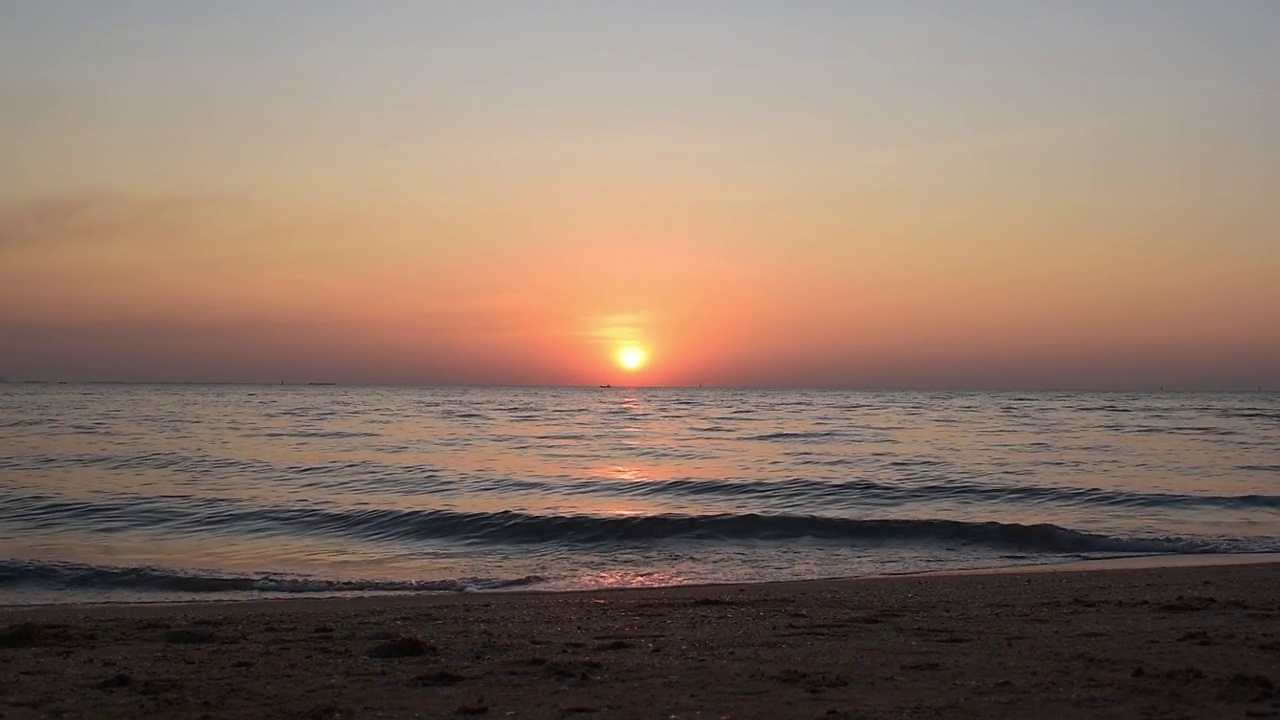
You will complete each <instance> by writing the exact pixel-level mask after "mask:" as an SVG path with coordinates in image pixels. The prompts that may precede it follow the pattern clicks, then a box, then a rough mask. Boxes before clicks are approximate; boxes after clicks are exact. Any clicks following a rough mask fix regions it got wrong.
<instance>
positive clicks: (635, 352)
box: [618, 345, 649, 370]
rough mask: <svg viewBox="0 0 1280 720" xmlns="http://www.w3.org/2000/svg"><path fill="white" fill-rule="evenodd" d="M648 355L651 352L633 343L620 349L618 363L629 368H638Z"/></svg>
mask: <svg viewBox="0 0 1280 720" xmlns="http://www.w3.org/2000/svg"><path fill="white" fill-rule="evenodd" d="M648 357H649V354H648V353H646V352H645V351H644V349H643V348H638V347H636V346H634V345H632V346H629V347H624V348H622V349H621V350H619V351H618V364H619V365H621V366H622V367H624V368H626V369H627V370H638V369H639V368H640V366H641V365H644V361H645V360H647V359H648Z"/></svg>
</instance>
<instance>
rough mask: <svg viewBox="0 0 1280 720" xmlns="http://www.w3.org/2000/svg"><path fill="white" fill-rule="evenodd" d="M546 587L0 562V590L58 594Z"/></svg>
mask: <svg viewBox="0 0 1280 720" xmlns="http://www.w3.org/2000/svg"><path fill="white" fill-rule="evenodd" d="M541 582H545V579H544V578H542V577H539V576H537V575H528V576H525V577H518V578H494V577H466V578H457V579H451V580H426V581H413V580H407V581H401V580H331V579H322V578H313V577H306V576H299V575H286V574H232V573H218V572H208V571H195V570H192V571H185V570H175V569H170V568H158V567H150V566H141V567H117V566H109V565H84V564H80V563H66V562H41V561H37V560H0V589H12V588H16V587H22V586H29V585H36V586H44V587H55V588H59V589H84V590H131V591H135V592H164V593H226V592H234V593H285V594H326V593H407V592H419V593H421V592H466V591H474V590H504V589H510V588H517V587H526V586H530V585H536V584H538V583H541Z"/></svg>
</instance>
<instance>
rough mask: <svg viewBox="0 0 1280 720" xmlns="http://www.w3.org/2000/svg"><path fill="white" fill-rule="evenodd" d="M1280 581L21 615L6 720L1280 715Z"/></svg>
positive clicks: (1277, 575)
mask: <svg viewBox="0 0 1280 720" xmlns="http://www.w3.org/2000/svg"><path fill="white" fill-rule="evenodd" d="M1277 588H1280V564H1276V563H1263V564H1238V565H1222V566H1207V567H1166V568H1146V569H1118V570H1117V569H1099V570H1091V571H1077V570H1069V571H1058V572H1016V573H998V574H971V575H951V576H913V577H898V578H881V579H864V580H835V581H816V582H798V583H780V584H763V585H746V586H708V587H682V588H670V589H655V590H621V591H602V592H585V593H567V594H536V593H528V594H462V595H447V596H414V597H406V596H400V597H382V598H362V599H341V600H290V601H249V602H238V603H206V604H176V605H132V606H122V605H104V606H75V607H68V606H51V607H35V608H7V609H3V610H0V628H2V629H0V717H4V718H12V719H15V720H20V719H25V718H46V717H47V718H55V717H69V718H76V717H83V718H134V717H166V718H170V717H171V718H241V717H245V718H257V717H264V718H266V717H280V718H307V719H309V720H322V719H323V720H337V719H338V718H344V719H345V718H382V717H424V718H431V717H458V716H477V717H493V718H564V717H575V718H681V719H692V718H715V719H719V718H790V717H797V718H904V717H906V718H914V717H923V718H933V717H940V718H1026V717H1033V716H1034V717H1037V718H1043V719H1048V718H1250V717H1280V688H1278V687H1277V684H1278V683H1280V593H1277V592H1276V589H1277Z"/></svg>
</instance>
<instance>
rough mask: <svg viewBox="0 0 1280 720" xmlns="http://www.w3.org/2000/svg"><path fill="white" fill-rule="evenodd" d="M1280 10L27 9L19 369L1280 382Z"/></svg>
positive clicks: (745, 381) (18, 170) (997, 5)
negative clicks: (641, 355) (629, 361)
mask: <svg viewBox="0 0 1280 720" xmlns="http://www.w3.org/2000/svg"><path fill="white" fill-rule="evenodd" d="M1277 28H1280V3H1277V2H1273V1H1271V0H1255V1H1253V2H1212V3H1211V2H1199V1H1196V2H1176V1H1170V0H1159V1H1157V0H1151V1H1148V2H1142V1H1137V0H1133V1H1128V0H1120V1H1116V2H1112V1H1110V0H1107V1H1103V0H1086V1H1083V2H1053V3H1038V2H1029V1H1010V2H967V3H954V2H944V1H941V0H939V1H937V2H924V1H920V2H910V3H908V2H889V1H886V2H852V1H850V2H750V1H747V0H744V1H742V2H683V1H682V2H645V3H639V2H637V3H595V2H586V1H582V2H536V1H533V0H521V1H519V2H516V1H512V2H497V1H492V2H470V1H469V2H435V3H427V2H417V1H412V2H411V1H408V0H402V1H391V0H385V1H383V2H367V3H357V2H334V1H332V0H308V1H306V2H303V1H302V0H278V1H276V2H258V1H256V0H255V1H253V2H247V1H240V0H224V1H222V2H216V3H215V2H187V1H174V0H155V1H142V0H116V1H114V2H98V1H96V0H93V1H80V2H71V1H68V0H14V1H12V2H5V3H3V4H2V5H0V167H2V168H3V169H4V171H3V172H2V173H0V375H3V376H6V377H8V378H10V379H26V378H39V379H50V380H91V379H102V380H165V381H278V380H281V379H284V380H290V381H334V382H395V383H450V384H453V383H465V384H471V383H477V384H543V383H546V384H595V383H597V382H613V383H635V384H642V385H691V384H692V385H696V384H699V383H705V384H707V385H776V386H845V387H918V388H1135V389H1142V388H1154V387H1157V386H1159V385H1165V386H1169V387H1178V388H1223V389H1226V388H1241V389H1243V388H1250V389H1251V388H1254V387H1256V386H1259V385H1261V386H1264V387H1269V388H1272V389H1275V388H1277V387H1280V44H1278V43H1276V42H1275V34H1276V30H1277ZM625 344H637V345H639V346H641V347H644V348H645V349H647V350H648V351H649V352H650V361H649V363H648V364H647V365H646V366H645V367H644V368H643V369H642V370H641V371H640V372H638V373H634V374H627V373H625V372H623V371H622V370H621V369H619V368H618V367H617V364H616V362H615V360H614V353H615V352H616V350H617V349H618V348H619V347H620V346H621V345H625Z"/></svg>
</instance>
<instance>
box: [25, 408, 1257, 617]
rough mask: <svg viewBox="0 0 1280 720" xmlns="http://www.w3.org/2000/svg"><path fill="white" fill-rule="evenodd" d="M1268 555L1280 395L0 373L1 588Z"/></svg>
mask: <svg viewBox="0 0 1280 720" xmlns="http://www.w3.org/2000/svg"><path fill="white" fill-rule="evenodd" d="M1275 551H1280V395H1276V394H1265V393H1249V394H1245V393H1240V394H1182V393H1160V394H1121V393H925V392H854V391H833V390H813V391H798V390H720V389H651V390H650V389H620V388H609V389H604V388H566V389H528V388H377V387H330V386H278V387H277V386H144V385H14V384H10V385H0V603H30V602H72V601H74V602H83V601H139V600H144V601H145V600H173V599H191V598H200V599H235V598H246V597H260V596H275V595H295V596H296V595H305V594H321V595H335V594H369V593H380V592H409V591H458V590H502V589H510V588H521V589H547V590H570V589H582V588H599V587H610V586H651V585H672V584H685V583H709V582H732V581H768V580H789V579H800V578H818V577H842V576H860V575H873V574H885V573H904V572H919V571H931V570H951V569H963V568H981V567H998V566H1008V565H1020V564H1035V563H1046V562H1057V561H1062V560H1069V559H1079V558H1095V557H1099V558H1100V557H1114V556H1125V555H1150V554H1186V553H1218V552H1226V553H1251V552H1275Z"/></svg>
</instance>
